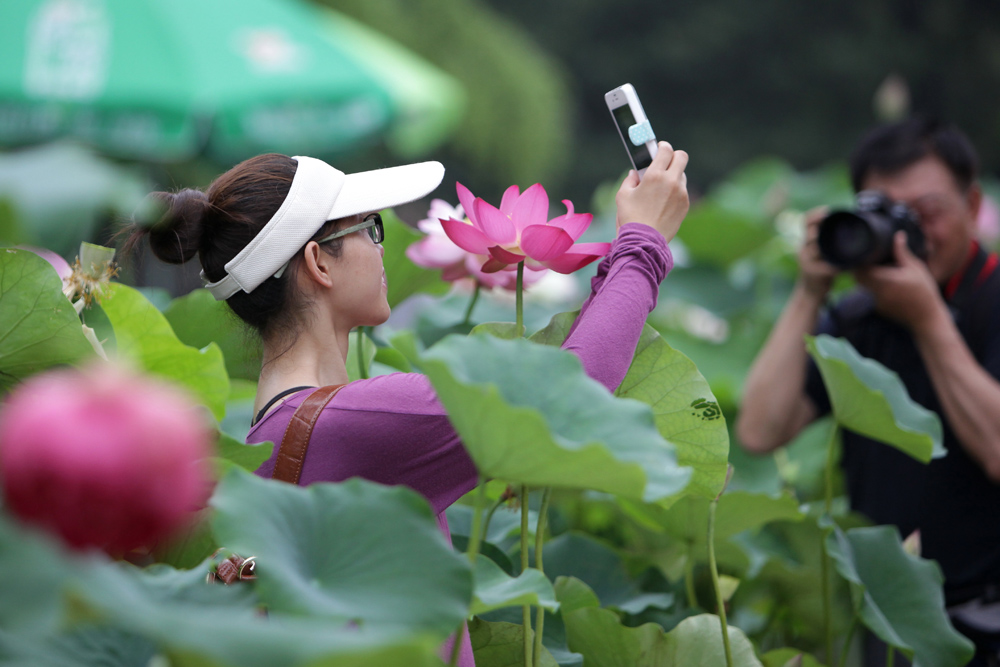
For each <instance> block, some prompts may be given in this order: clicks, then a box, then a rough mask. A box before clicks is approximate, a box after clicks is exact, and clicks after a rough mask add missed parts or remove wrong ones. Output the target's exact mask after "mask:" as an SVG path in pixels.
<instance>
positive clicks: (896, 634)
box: [826, 526, 973, 667]
mask: <svg viewBox="0 0 1000 667" xmlns="http://www.w3.org/2000/svg"><path fill="white" fill-rule="evenodd" d="M826 550H827V553H829V554H830V556H831V557H832V558H833V559H834V563H835V564H836V567H837V571H838V572H840V574H841V576H843V577H844V578H845V579H847V581H848V582H849V583H850V586H851V595H852V597H853V598H854V602H855V606H856V607H860V617H861V621H862V622H863V623H864V624H865V625H866V626H868V628H869V629H870V630H871V631H872V632H874V633H875V634H877V635H878V636H879V637H881V638H882V640H883V641H885V642H886V643H887V644H889V645H891V646H895V647H896V648H898V649H899V650H900V651H901V652H902V653H904V654H905V655H906V656H907V657H908V658H910V659H911V661H912V662H913V665H914V667H931V666H932V665H933V666H934V667H952V666H954V667H958V666H959V665H964V664H966V663H967V662H968V661H969V660H970V659H971V658H972V654H973V645H972V643H971V642H970V641H969V640H968V639H966V638H965V637H963V636H962V635H960V634H959V633H958V632H956V631H955V629H954V628H953V627H952V626H951V622H950V621H949V620H948V615H947V614H946V613H945V610H944V594H943V593H942V590H941V586H942V584H943V583H944V576H943V575H942V574H941V569H940V568H939V567H938V565H937V563H935V562H934V561H930V560H925V559H923V558H920V557H919V556H914V555H912V554H909V553H907V552H906V551H904V550H903V545H902V542H901V541H900V539H899V533H898V532H897V530H896V528H895V527H894V526H871V527H864V528H852V529H850V530H848V531H846V532H845V531H842V530H840V529H839V528H837V529H835V530H834V532H833V533H831V534H830V535H829V536H828V537H827V538H826Z"/></svg>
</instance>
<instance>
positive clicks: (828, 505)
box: [824, 423, 840, 516]
mask: <svg viewBox="0 0 1000 667" xmlns="http://www.w3.org/2000/svg"><path fill="white" fill-rule="evenodd" d="M839 438H840V424H839V423H838V424H834V426H833V428H832V429H831V430H830V439H829V440H828V441H827V443H826V470H825V471H824V473H825V476H826V480H825V481H826V483H825V484H824V487H825V488H824V501H825V504H824V509H825V511H826V514H827V516H830V514H831V513H832V512H833V466H834V465H835V459H836V455H837V440H838V439H839Z"/></svg>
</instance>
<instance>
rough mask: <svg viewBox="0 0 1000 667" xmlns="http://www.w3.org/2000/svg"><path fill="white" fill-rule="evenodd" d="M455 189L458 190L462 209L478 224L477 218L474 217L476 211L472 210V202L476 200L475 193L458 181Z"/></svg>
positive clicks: (473, 222)
mask: <svg viewBox="0 0 1000 667" xmlns="http://www.w3.org/2000/svg"><path fill="white" fill-rule="evenodd" d="M455 190H456V191H457V192H458V201H460V202H461V203H462V210H463V211H465V215H466V216H467V217H468V218H469V220H471V221H472V224H476V218H475V217H474V216H475V215H476V214H475V211H473V210H472V202H474V201H475V200H476V197H475V195H473V194H472V192H471V191H470V190H469V188H467V187H465V186H464V185H462V184H461V183H459V182H458V181H455Z"/></svg>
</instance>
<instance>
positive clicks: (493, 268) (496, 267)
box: [480, 257, 507, 273]
mask: <svg viewBox="0 0 1000 667" xmlns="http://www.w3.org/2000/svg"><path fill="white" fill-rule="evenodd" d="M506 266H507V263H506V262H501V261H500V260H498V259H493V258H492V257H490V258H489V259H488V260H486V263H485V264H483V268H481V269H480V271H482V272H483V273H496V272H497V271H503V269H504V268H505V267H506Z"/></svg>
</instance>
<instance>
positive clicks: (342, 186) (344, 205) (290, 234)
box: [201, 155, 444, 301]
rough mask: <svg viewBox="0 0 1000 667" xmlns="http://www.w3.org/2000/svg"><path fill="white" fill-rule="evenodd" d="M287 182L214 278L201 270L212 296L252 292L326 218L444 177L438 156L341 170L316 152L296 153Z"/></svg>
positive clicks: (397, 197) (394, 201)
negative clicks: (267, 215)
mask: <svg viewBox="0 0 1000 667" xmlns="http://www.w3.org/2000/svg"><path fill="white" fill-rule="evenodd" d="M292 159H293V160H295V161H296V162H298V167H297V168H296V170H295V178H293V179H292V187H291V188H290V189H289V190H288V196H287V197H285V201H284V202H282V204H281V207H280V208H279V209H278V211H277V212H276V213H275V214H274V216H273V217H272V218H271V219H270V220H269V221H268V223H267V224H266V225H264V228H263V229H262V230H260V232H259V233H258V234H257V236H255V237H254V238H253V240H252V241H250V243H249V244H247V247H245V248H243V250H241V251H240V252H239V254H238V255H236V257H233V258H232V259H231V260H230V261H229V262H227V263H226V275H225V277H223V278H222V280H219V281H217V282H214V283H210V282H208V279H207V278H206V276H205V272H204V271H202V272H201V279H202V282H203V283H204V284H205V288H206V289H208V291H210V292H211V293H212V295H213V296H214V297H215V298H216V300H217V301H222V300H224V299H228V298H229V297H231V296H232V295H234V294H236V293H237V292H238V291H240V290H243V291H244V292H252V291H253V290H255V289H256V288H257V287H258V286H259V285H260V284H261V283H262V282H264V281H265V280H267V279H268V278H270V277H271V276H273V275H274V274H275V273H277V272H278V270H279V269H281V267H283V266H284V265H285V264H287V263H288V262H289V261H290V260H291V259H292V258H293V257H295V254H296V253H298V252H299V250H301V249H302V247H303V246H305V244H306V243H307V242H308V241H309V239H311V238H312V237H313V236H314V235H315V234H316V232H318V231H319V230H320V228H321V227H322V226H323V225H324V224H326V222H327V221H328V220H338V219H340V218H346V217H348V216H351V215H359V214H361V213H372V212H375V211H381V210H382V209H385V208H391V207H393V206H400V205H401V204H407V203H409V202H411V201H415V200H417V199H420V198H421V197H424V196H426V195H428V194H430V193H431V192H432V191H433V190H434V189H435V188H436V187H437V186H438V185H440V184H441V180H442V179H443V178H444V167H443V166H442V165H441V163H440V162H420V163H418V164H408V165H404V166H401V167H390V168H388V169H376V170H374V171H363V172H361V173H357V174H345V173H344V172H342V171H339V170H337V169H334V168H333V167H331V166H330V165H328V164H327V163H326V162H323V161H322V160H317V159H316V158H311V157H304V156H301V155H297V156H295V157H293V158H292Z"/></svg>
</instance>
